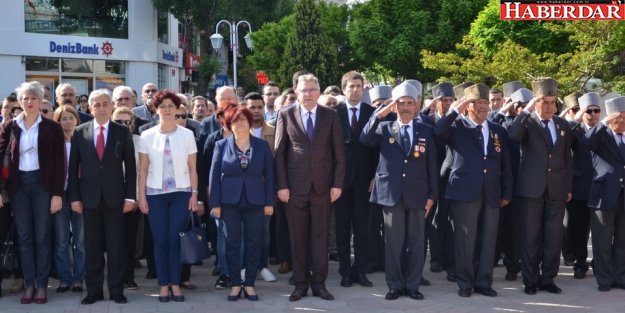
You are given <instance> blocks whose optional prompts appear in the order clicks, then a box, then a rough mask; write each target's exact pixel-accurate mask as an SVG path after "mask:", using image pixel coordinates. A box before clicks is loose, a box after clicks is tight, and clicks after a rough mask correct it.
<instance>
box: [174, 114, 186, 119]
mask: <svg viewBox="0 0 625 313" xmlns="http://www.w3.org/2000/svg"><path fill="white" fill-rule="evenodd" d="M174 116H175V117H176V119H177V120H179V119H183V120H186V119H187V115H186V114H176V115H174Z"/></svg>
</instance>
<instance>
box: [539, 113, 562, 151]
mask: <svg viewBox="0 0 625 313" xmlns="http://www.w3.org/2000/svg"><path fill="white" fill-rule="evenodd" d="M538 118H539V119H540V116H539V117H538ZM540 126H542V127H543V128H545V123H543V120H542V119H541V120H540ZM547 127H549V132H550V133H551V142H553V144H554V145H555V144H556V140H557V139H558V135H557V132H556V123H555V122H554V121H553V118H552V119H550V120H549V123H547Z"/></svg>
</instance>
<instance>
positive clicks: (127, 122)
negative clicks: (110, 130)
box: [115, 120, 132, 126]
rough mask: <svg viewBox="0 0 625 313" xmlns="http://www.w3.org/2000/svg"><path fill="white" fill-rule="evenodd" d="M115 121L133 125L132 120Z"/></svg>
mask: <svg viewBox="0 0 625 313" xmlns="http://www.w3.org/2000/svg"><path fill="white" fill-rule="evenodd" d="M115 123H119V124H122V125H126V126H130V125H132V120H115Z"/></svg>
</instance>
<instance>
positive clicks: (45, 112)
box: [41, 109, 50, 114]
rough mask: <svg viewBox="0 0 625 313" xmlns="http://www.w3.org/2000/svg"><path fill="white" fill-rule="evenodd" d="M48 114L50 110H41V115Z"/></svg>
mask: <svg viewBox="0 0 625 313" xmlns="http://www.w3.org/2000/svg"><path fill="white" fill-rule="evenodd" d="M48 112H50V110H48V109H41V113H43V114H48Z"/></svg>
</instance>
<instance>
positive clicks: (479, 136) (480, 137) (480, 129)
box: [475, 125, 484, 151]
mask: <svg viewBox="0 0 625 313" xmlns="http://www.w3.org/2000/svg"><path fill="white" fill-rule="evenodd" d="M475 129H476V130H477V139H479V141H480V147H481V148H482V151H484V137H483V136H484V135H483V134H482V125H477V126H475Z"/></svg>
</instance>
